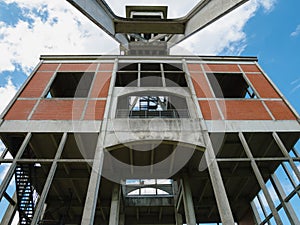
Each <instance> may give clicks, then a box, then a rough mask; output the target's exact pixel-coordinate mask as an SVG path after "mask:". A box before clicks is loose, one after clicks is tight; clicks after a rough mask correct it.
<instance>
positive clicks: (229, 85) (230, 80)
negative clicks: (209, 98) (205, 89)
mask: <svg viewBox="0 0 300 225" xmlns="http://www.w3.org/2000/svg"><path fill="white" fill-rule="evenodd" d="M207 77H208V80H209V82H210V84H211V86H212V89H213V91H214V93H215V96H216V97H217V98H256V95H255V93H254V91H253V89H252V88H251V87H250V86H249V85H248V83H247V82H246V80H245V79H244V77H243V75H242V74H240V73H230V74H229V73H209V74H207Z"/></svg>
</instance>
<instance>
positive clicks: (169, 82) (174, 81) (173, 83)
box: [165, 72, 187, 87]
mask: <svg viewBox="0 0 300 225" xmlns="http://www.w3.org/2000/svg"><path fill="white" fill-rule="evenodd" d="M165 79H166V86H167V87H178V86H180V87H187V83H186V80H185V76H184V73H181V72H180V73H174V72H173V73H165Z"/></svg>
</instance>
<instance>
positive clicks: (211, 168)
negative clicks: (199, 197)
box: [204, 140, 234, 225]
mask: <svg viewBox="0 0 300 225" xmlns="http://www.w3.org/2000/svg"><path fill="white" fill-rule="evenodd" d="M204 157H205V160H206V163H207V166H208V172H209V176H210V180H211V184H212V187H213V190H214V194H215V197H216V202H217V206H218V210H219V214H220V217H221V221H222V224H223V225H232V224H234V219H233V216H232V212H231V208H230V205H229V201H228V198H227V194H226V190H225V187H224V184H223V180H222V176H221V173H220V169H219V165H218V163H217V161H216V157H215V153H214V150H213V147H212V144H211V141H210V140H208V141H207V147H206V151H205V154H204Z"/></svg>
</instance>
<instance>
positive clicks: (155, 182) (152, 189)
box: [124, 179, 173, 197]
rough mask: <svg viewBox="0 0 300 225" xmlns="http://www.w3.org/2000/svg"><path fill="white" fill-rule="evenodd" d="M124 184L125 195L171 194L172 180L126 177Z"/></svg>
mask: <svg viewBox="0 0 300 225" xmlns="http://www.w3.org/2000/svg"><path fill="white" fill-rule="evenodd" d="M124 186H125V190H126V197H135V196H149V195H152V196H153V195H157V196H166V195H168V196H172V195H173V180H171V179H128V180H126V181H125V184H124Z"/></svg>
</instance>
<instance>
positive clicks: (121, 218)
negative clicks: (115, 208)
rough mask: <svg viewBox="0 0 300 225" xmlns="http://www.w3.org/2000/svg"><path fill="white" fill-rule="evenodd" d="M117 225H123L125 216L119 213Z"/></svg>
mask: <svg viewBox="0 0 300 225" xmlns="http://www.w3.org/2000/svg"><path fill="white" fill-rule="evenodd" d="M119 225H125V214H124V213H120V219H119Z"/></svg>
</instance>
